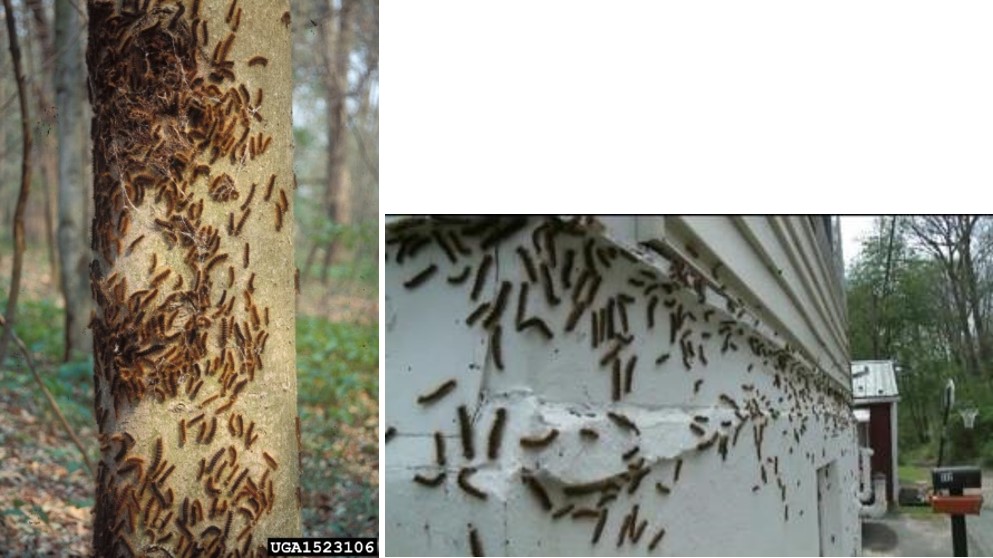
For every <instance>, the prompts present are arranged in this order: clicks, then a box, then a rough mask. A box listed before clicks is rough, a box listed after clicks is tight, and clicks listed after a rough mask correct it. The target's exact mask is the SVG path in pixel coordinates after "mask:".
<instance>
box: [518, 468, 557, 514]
mask: <svg viewBox="0 0 993 558" xmlns="http://www.w3.org/2000/svg"><path fill="white" fill-rule="evenodd" d="M523 480H524V483H525V484H527V485H528V488H530V489H531V493H532V494H534V495H535V497H537V498H538V500H539V501H540V502H541V507H542V509H544V510H545V511H551V509H552V500H551V499H550V498H549V497H548V492H546V491H545V487H543V486H541V483H540V482H538V479H536V478H534V477H533V476H531V475H524V477H523Z"/></svg>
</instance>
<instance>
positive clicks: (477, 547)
mask: <svg viewBox="0 0 993 558" xmlns="http://www.w3.org/2000/svg"><path fill="white" fill-rule="evenodd" d="M287 13H289V12H287ZM469 548H470V549H471V550H472V555H473V556H484V554H483V544H482V543H481V542H479V533H478V532H477V531H476V529H475V527H473V526H472V523H470V524H469Z"/></svg>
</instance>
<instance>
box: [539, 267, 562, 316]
mask: <svg viewBox="0 0 993 558" xmlns="http://www.w3.org/2000/svg"><path fill="white" fill-rule="evenodd" d="M541 278H542V286H543V287H544V289H545V300H547V301H548V304H549V306H556V305H558V303H559V302H561V301H560V300H559V297H557V296H556V295H555V288H554V286H553V285H552V276H551V272H550V271H549V270H548V266H547V265H546V264H544V263H542V264H541Z"/></svg>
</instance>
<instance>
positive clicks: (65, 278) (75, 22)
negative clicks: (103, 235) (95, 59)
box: [54, 0, 93, 361]
mask: <svg viewBox="0 0 993 558" xmlns="http://www.w3.org/2000/svg"><path fill="white" fill-rule="evenodd" d="M80 16H81V14H80V12H79V7H77V6H76V5H75V4H74V3H73V2H72V1H71V0H55V74H54V81H55V100H56V107H57V110H58V114H59V119H58V127H57V134H58V146H59V149H58V247H59V257H60V261H61V265H60V266H59V269H60V270H61V273H62V281H61V284H62V294H63V297H64V298H65V308H66V315H65V353H64V356H63V360H65V361H68V360H70V359H71V358H72V356H73V355H80V354H86V353H89V352H90V349H91V347H92V344H93V338H92V336H91V335H90V330H89V328H88V327H87V321H88V320H89V319H90V310H91V308H92V307H93V305H92V302H91V300H92V299H91V297H90V286H89V274H88V273H87V268H88V266H89V261H90V253H89V249H88V248H87V244H86V239H87V236H88V233H89V227H87V226H86V225H87V223H88V222H89V212H88V211H87V202H86V199H87V197H88V195H89V193H90V190H91V188H90V178H89V175H88V174H87V173H86V165H85V153H86V151H87V149H88V147H89V142H88V141H87V140H88V135H89V134H87V130H88V128H89V126H87V125H86V120H85V117H84V115H85V114H86V105H85V97H84V96H83V91H84V89H83V88H84V82H85V75H84V73H83V72H84V66H83V50H82V44H83V41H82V40H81V39H82V38H83V33H82V29H83V26H82V18H81V17H80Z"/></svg>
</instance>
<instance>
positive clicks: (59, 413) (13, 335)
mask: <svg viewBox="0 0 993 558" xmlns="http://www.w3.org/2000/svg"><path fill="white" fill-rule="evenodd" d="M4 1H5V2H6V1H8V0H4ZM0 325H2V326H4V327H6V321H5V320H4V319H3V316H0ZM10 336H11V339H13V340H14V344H15V345H17V348H18V349H20V350H21V354H23V355H24V359H25V360H27V363H28V368H29V369H30V370H31V374H32V375H34V379H35V381H36V382H38V387H40V388H41V391H42V393H44V394H45V398H47V399H48V405H49V406H50V407H51V408H52V411H53V412H54V413H55V416H57V417H58V418H59V422H61V423H62V428H63V429H65V431H66V434H68V435H69V437H70V438H71V439H72V443H73V444H75V445H76V447H77V448H79V453H80V455H82V456H83V463H85V464H86V468H87V469H89V470H90V474H91V475H92V474H93V464H92V463H90V458H89V457H88V456H87V455H86V450H85V449H83V443H82V442H80V441H79V438H78V437H77V436H76V433H75V432H74V431H73V429H72V426H69V421H67V420H66V417H65V415H63V414H62V411H61V410H60V409H59V404H58V403H57V402H56V401H55V398H54V397H52V392H50V391H48V388H47V387H46V386H45V382H43V381H42V379H41V375H40V374H38V370H37V369H35V367H34V361H32V360H31V351H29V350H28V347H27V345H25V344H24V341H21V338H20V337H18V336H17V334H16V333H14V330H13V329H11V330H10Z"/></svg>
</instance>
